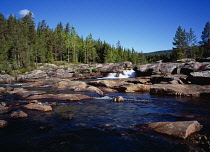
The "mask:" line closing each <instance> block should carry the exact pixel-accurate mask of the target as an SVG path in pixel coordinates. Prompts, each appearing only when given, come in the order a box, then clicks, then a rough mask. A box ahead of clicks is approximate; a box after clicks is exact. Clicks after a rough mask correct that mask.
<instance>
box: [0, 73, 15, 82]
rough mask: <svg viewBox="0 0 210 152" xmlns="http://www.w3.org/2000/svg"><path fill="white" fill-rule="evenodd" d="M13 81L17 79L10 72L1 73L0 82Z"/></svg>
mask: <svg viewBox="0 0 210 152" xmlns="http://www.w3.org/2000/svg"><path fill="white" fill-rule="evenodd" d="M13 81H15V77H13V76H11V75H9V74H4V75H0V83H10V82H13Z"/></svg>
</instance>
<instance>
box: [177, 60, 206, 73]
mask: <svg viewBox="0 0 210 152" xmlns="http://www.w3.org/2000/svg"><path fill="white" fill-rule="evenodd" d="M201 67H202V63H200V62H188V63H185V64H184V65H183V67H182V68H181V70H180V73H182V74H185V75H189V74H190V73H191V72H194V71H200V70H201Z"/></svg>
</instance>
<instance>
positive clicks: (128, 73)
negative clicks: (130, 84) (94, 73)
mask: <svg viewBox="0 0 210 152" xmlns="http://www.w3.org/2000/svg"><path fill="white" fill-rule="evenodd" d="M135 76H136V73H135V71H134V70H120V73H119V74H117V73H109V75H108V76H107V77H103V78H100V79H120V78H133V77H135Z"/></svg>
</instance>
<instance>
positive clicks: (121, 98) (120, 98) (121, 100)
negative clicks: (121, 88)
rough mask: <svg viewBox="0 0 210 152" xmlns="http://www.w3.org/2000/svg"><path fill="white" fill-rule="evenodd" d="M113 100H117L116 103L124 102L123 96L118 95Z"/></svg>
mask: <svg viewBox="0 0 210 152" xmlns="http://www.w3.org/2000/svg"><path fill="white" fill-rule="evenodd" d="M114 102H118V103H121V102H124V98H123V97H121V96H119V97H117V98H114Z"/></svg>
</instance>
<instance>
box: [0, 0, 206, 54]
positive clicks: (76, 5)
mask: <svg viewBox="0 0 210 152" xmlns="http://www.w3.org/2000/svg"><path fill="white" fill-rule="evenodd" d="M25 9H26V10H29V11H31V12H32V13H33V14H34V18H35V22H36V25H37V24H38V22H41V21H42V20H46V22H47V24H48V25H49V26H50V27H51V28H55V27H56V25H57V24H58V23H59V22H60V21H61V22H62V23H63V24H64V25H65V24H66V23H67V22H69V23H70V25H71V26H74V27H75V28H76V31H77V32H78V34H79V35H80V36H83V37H86V36H87V35H88V34H90V33H91V34H92V35H93V38H94V39H98V38H100V39H101V40H102V41H103V40H105V41H106V42H107V43H109V44H111V45H115V46H116V43H117V42H118V41H120V42H121V45H122V46H123V47H125V48H130V49H131V48H132V47H133V48H134V49H135V50H136V51H138V52H140V51H143V52H144V53H147V52H152V51H158V50H167V49H171V48H172V47H173V45H172V42H173V37H174V35H175V32H176V30H177V27H178V26H179V25H180V26H181V27H182V28H185V29H186V30H187V31H189V29H190V28H192V29H193V30H194V31H195V34H196V36H197V39H198V40H200V36H201V33H202V31H203V28H204V26H205V23H206V22H207V21H210V0H27V1H26V0H1V5H0V12H1V13H3V15H4V16H5V17H7V16H8V15H10V14H14V15H16V16H17V17H22V15H23V14H24V11H22V12H21V10H25ZM21 13H22V15H21Z"/></svg>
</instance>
